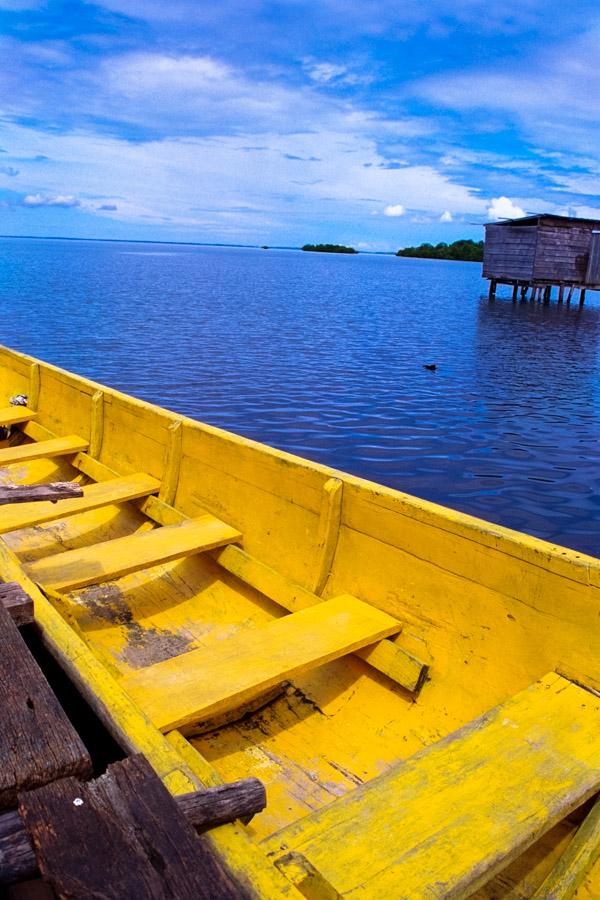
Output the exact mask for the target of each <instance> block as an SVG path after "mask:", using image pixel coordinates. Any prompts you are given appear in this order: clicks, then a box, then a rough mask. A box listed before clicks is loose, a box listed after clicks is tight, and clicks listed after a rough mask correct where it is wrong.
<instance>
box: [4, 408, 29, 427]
mask: <svg viewBox="0 0 600 900" xmlns="http://www.w3.org/2000/svg"><path fill="white" fill-rule="evenodd" d="M34 416H35V412H34V410H33V409H28V408H27V407H26V406H4V407H2V409H0V426H5V427H6V426H8V425H17V424H18V423H19V422H29V420H30V419H33V417H34Z"/></svg>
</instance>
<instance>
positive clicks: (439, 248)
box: [396, 239, 483, 262]
mask: <svg viewBox="0 0 600 900" xmlns="http://www.w3.org/2000/svg"><path fill="white" fill-rule="evenodd" d="M396 256H415V257H418V258H419V259H461V260H464V261H466V262H481V261H482V259H483V241H471V240H468V239H467V240H462V241H454V243H453V244H446V243H444V242H441V243H439V244H435V245H434V244H420V245H419V246H418V247H404V248H403V249H402V250H398V252H397V253H396Z"/></svg>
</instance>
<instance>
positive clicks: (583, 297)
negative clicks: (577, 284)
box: [579, 288, 585, 306]
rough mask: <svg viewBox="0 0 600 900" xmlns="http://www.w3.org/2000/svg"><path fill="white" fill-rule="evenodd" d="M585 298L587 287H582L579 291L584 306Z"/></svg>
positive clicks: (580, 303)
mask: <svg viewBox="0 0 600 900" xmlns="http://www.w3.org/2000/svg"><path fill="white" fill-rule="evenodd" d="M584 300H585V288H581V290H580V291H579V305H580V306H583V301H584Z"/></svg>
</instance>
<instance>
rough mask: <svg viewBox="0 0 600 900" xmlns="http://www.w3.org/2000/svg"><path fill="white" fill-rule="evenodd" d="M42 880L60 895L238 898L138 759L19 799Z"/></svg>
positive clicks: (203, 842)
mask: <svg viewBox="0 0 600 900" xmlns="http://www.w3.org/2000/svg"><path fill="white" fill-rule="evenodd" d="M19 811H20V813H21V817H22V819H23V821H24V823H25V827H26V829H27V831H28V833H29V837H30V839H31V842H32V844H33V847H34V850H35V854H36V858H37V863H38V866H39V869H40V871H41V873H42V875H43V877H44V879H45V880H46V881H47V882H48V883H49V884H50V885H51V887H52V888H53V890H54V891H55V893H56V894H57V895H58V896H59V897H60V898H64V900H92V898H94V900H97V898H99V897H102V898H103V900H112V898H114V900H123V898H124V897H127V898H131V900H146V898H155V900H162V898H165V900H169V898H173V900H188V898H189V900H192V898H199V900H233V898H236V900H241V898H248V900H250V897H251V896H255V895H254V894H253V893H252V894H251V892H250V891H249V890H248V889H247V888H246V887H245V886H244V885H242V884H241V883H239V882H237V881H236V880H234V878H233V876H232V875H231V873H230V872H229V871H228V870H227V869H226V868H225V866H224V864H223V863H222V861H221V859H220V857H219V856H218V854H217V853H216V852H215V850H214V849H213V848H212V846H211V844H210V843H209V842H208V840H207V839H206V838H203V837H200V836H198V835H196V833H195V832H194V829H193V827H192V825H191V824H189V822H187V821H186V819H185V817H184V815H183V813H182V812H180V810H179V809H178V807H177V804H176V802H175V799H174V798H173V797H172V796H171V795H170V794H169V792H168V791H167V789H166V788H165V787H164V785H163V784H162V783H161V781H160V779H159V778H158V777H157V775H156V774H155V773H154V772H153V771H152V769H151V768H150V765H149V763H148V762H147V761H146V760H145V759H144V757H142V756H135V757H130V758H129V759H125V760H123V761H122V762H118V763H114V764H113V765H112V766H109V768H108V772H107V774H106V775H103V776H102V777H101V778H98V779H97V780H96V781H93V782H90V783H89V784H80V783H79V782H78V781H77V780H76V779H74V778H66V779H63V780H61V781H56V782H54V783H53V784H48V785H46V786H45V787H42V788H39V789H38V790H36V791H31V792H27V793H24V794H22V795H21V796H20V798H19Z"/></svg>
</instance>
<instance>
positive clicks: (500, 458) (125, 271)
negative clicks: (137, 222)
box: [0, 239, 600, 555]
mask: <svg viewBox="0 0 600 900" xmlns="http://www.w3.org/2000/svg"><path fill="white" fill-rule="evenodd" d="M486 284H487V283H486V282H483V281H482V280H481V268H480V266H479V265H475V264H469V263H453V262H438V261H429V260H410V259H396V258H395V257H386V256H368V255H364V254H359V255H358V256H356V257H339V256H331V255H324V254H307V253H300V252H292V251H277V250H269V251H261V250H250V249H229V248H208V247H186V246H172V245H169V246H165V245H140V244H120V243H101V242H61V241H25V240H20V241H18V240H6V239H3V240H0V285H1V287H0V298H1V300H2V308H3V311H4V317H3V335H2V340H3V342H4V343H5V344H7V345H9V346H14V347H16V348H18V349H21V350H23V351H25V352H28V353H32V354H33V355H37V356H40V357H42V358H43V359H46V360H48V361H51V362H54V363H56V364H58V365H62V366H64V367H66V368H69V369H72V370H73V371H76V372H79V373H81V374H83V375H87V376H89V377H91V378H94V379H95V380H98V381H100V382H103V383H106V384H109V385H113V386H115V387H118V388H120V389H122V390H124V391H126V392H129V393H133V394H135V395H136V396H140V397H144V398H146V399H148V400H151V401H153V402H156V403H160V404H162V405H164V406H166V407H167V408H170V409H174V410H177V411H179V412H183V413H186V414H188V415H191V416H193V417H194V418H198V419H200V420H201V421H207V422H210V423H212V424H215V425H219V426H222V427H226V428H229V429H231V430H233V431H235V432H238V433H241V434H244V435H246V436H248V437H251V438H254V439H256V440H259V441H264V442H267V443H270V444H272V445H273V446H276V447H280V448H283V449H287V450H290V451H292V452H296V453H299V454H301V455H302V456H306V457H308V458H310V459H314V460H317V461H319V462H322V463H325V464H326V465H331V466H334V467H336V468H341V469H343V470H345V471H350V472H353V473H355V474H357V475H361V476H363V477H366V478H369V479H372V480H374V481H377V482H380V483H383V484H387V485H390V486H392V487H396V488H399V489H401V490H408V491H409V492H411V493H414V494H416V495H418V496H422V497H426V498H427V499H430V500H434V501H436V502H440V503H443V504H446V505H449V506H452V507H454V508H458V509H461V510H463V511H465V512H469V513H472V514H474V515H478V516H481V517H482V518H485V519H488V520H490V521H494V522H498V523H500V524H503V525H507V526H509V527H511V528H517V529H520V530H523V531H527V532H529V533H532V534H536V535H538V536H540V537H544V538H546V539H549V540H552V541H557V542H558V543H562V544H565V545H567V546H570V547H574V548H576V549H578V550H581V551H584V552H587V553H591V554H594V555H598V554H599V553H600V539H599V537H598V535H599V533H600V528H599V525H600V474H599V473H600V467H599V466H598V455H599V452H598V451H599V443H598V436H599V435H600V421H599V419H600V412H599V402H598V400H599V395H598V384H599V383H600V382H599V380H598V355H597V348H598V335H599V334H600V299H599V297H598V295H594V294H590V295H588V299H587V300H586V305H585V306H584V308H583V309H582V310H580V309H579V307H578V305H577V304H575V305H571V307H570V308H568V309H567V307H566V305H563V306H562V307H557V305H556V304H554V303H553V304H552V305H551V306H547V307H546V306H543V305H536V306H531V305H530V304H526V305H520V304H516V305H513V304H512V303H511V302H510V301H508V300H506V299H504V300H501V299H499V300H498V301H497V302H496V303H495V304H494V305H492V306H490V305H489V304H488V303H487V301H486V300H485V298H484V297H482V294H484V293H485V290H486ZM502 290H505V289H501V290H500V291H499V293H502ZM34 325H35V327H34ZM424 363H436V364H437V370H436V371H435V372H430V371H427V370H425V369H424V368H423V364H424Z"/></svg>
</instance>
